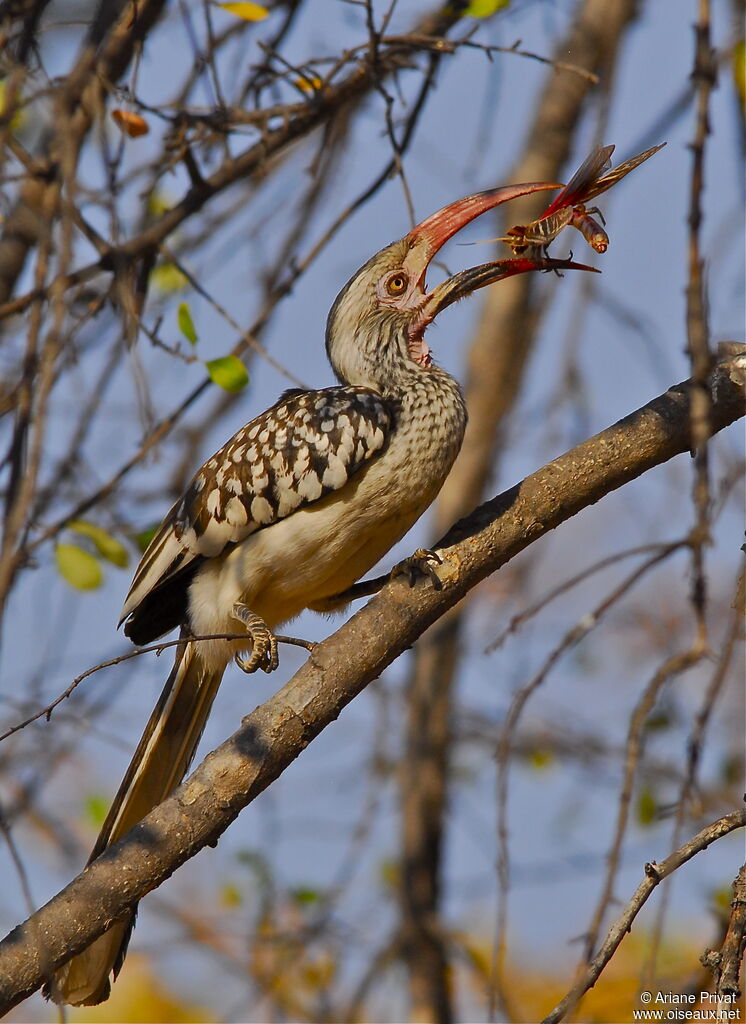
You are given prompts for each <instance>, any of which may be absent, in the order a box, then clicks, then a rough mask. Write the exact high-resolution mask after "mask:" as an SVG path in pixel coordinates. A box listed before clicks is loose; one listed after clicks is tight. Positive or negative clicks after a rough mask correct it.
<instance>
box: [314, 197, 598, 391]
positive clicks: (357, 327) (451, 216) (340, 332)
mask: <svg viewBox="0 0 746 1024" xmlns="http://www.w3.org/2000/svg"><path fill="white" fill-rule="evenodd" d="M554 188H561V186H560V185H556V184H547V183H533V184H528V185H511V186H508V187H507V188H494V189H489V190H487V191H486V192H478V193H477V194H476V195H472V196H467V197H466V198H465V199H458V200H457V201H456V202H454V203H450V204H449V205H448V206H445V207H443V209H442V210H438V212H437V213H433V214H432V215H431V216H429V217H428V218H427V219H426V220H423V221H422V223H421V224H418V225H417V226H416V227H414V228H412V230H411V231H410V232H409V234H407V235H405V236H404V238H400V239H399V240H398V241H396V242H392V244H391V245H387V246H386V248H385V249H381V251H380V252H377V253H376V255H375V256H373V257H371V259H369V260H368V262H367V263H366V264H365V266H363V267H361V268H360V270H358V272H357V273H356V274H354V275H353V277H351V278H350V280H349V281H348V282H347V284H346V285H345V286H344V288H343V289H342V291H341V292H340V293H339V295H338V296H337V298H336V300H335V302H334V305H333V306H332V308H331V311H330V313H329V319H328V321H327V327H326V350H327V353H328V355H329V360H330V362H331V364H332V367H333V368H334V372H335V373H336V375H337V377H338V378H339V379H340V380H341V381H343V382H344V383H351V384H361V385H367V386H370V387H374V388H377V389H381V388H382V387H384V388H385V385H386V383H387V382H388V381H394V380H395V379H396V378H397V377H399V376H400V375H401V372H402V370H404V371H405V372H407V371H411V370H413V369H414V370H415V371H416V369H417V368H420V369H426V368H427V367H429V366H430V365H431V356H430V350H429V348H428V346H427V343H426V342H425V329H426V328H427V326H428V324H430V323H432V321H433V320H434V319H435V317H436V316H437V314H438V313H440V311H441V310H443V309H445V308H446V306H450V305H451V304H452V303H453V302H456V301H457V300H458V299H462V298H465V297H466V296H467V295H470V294H471V293H472V292H473V291H475V290H476V289H477V288H483V287H484V286H485V285H488V284H492V283H493V282H495V281H499V280H501V279H502V278H504V277H511V276H513V275H514V274H522V273H525V272H527V271H531V270H551V269H563V268H569V269H583V270H590V269H592V268H590V267H584V266H582V265H581V264H575V263H571V262H570V261H569V260H551V259H540V258H520V259H505V260H493V261H492V262H490V263H483V264H481V265H480V266H478V267H471V268H469V269H468V270H462V271H460V273H457V274H454V276H453V277H449V278H448V279H447V280H445V281H443V282H442V283H441V284H439V285H436V287H435V288H433V290H432V291H430V292H428V291H427V285H426V283H425V277H426V274H427V269H428V266H429V265H430V263H431V262H432V260H433V257H434V256H435V255H436V253H437V252H438V251H439V250H440V249H441V248H442V246H443V245H445V243H446V242H447V241H448V239H449V238H452V237H453V236H454V235H455V234H456V232H457V231H460V230H461V228H462V227H464V225H466V224H468V223H469V222H470V221H472V220H474V218H475V217H478V216H479V215H480V214H482V213H485V212H486V211H487V210H491V209H493V208H494V207H496V206H499V205H500V204H501V203H504V202H507V201H508V200H509V199H517V198H518V197H519V196H525V195H528V194H529V193H531V192H539V191H541V190H542V189H554Z"/></svg>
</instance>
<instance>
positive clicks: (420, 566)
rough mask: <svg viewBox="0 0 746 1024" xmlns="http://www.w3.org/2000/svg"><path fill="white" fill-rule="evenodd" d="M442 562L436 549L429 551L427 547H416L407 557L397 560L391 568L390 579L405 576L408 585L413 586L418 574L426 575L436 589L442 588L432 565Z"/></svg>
mask: <svg viewBox="0 0 746 1024" xmlns="http://www.w3.org/2000/svg"><path fill="white" fill-rule="evenodd" d="M442 564H443V559H442V558H441V557H440V555H439V554H438V553H437V551H431V550H430V549H429V548H417V550H416V551H415V553H414V554H413V555H410V556H409V558H404V559H402V561H401V562H397V564H396V565H395V566H394V568H393V569H392V570H391V579H392V580H393V579H396V577H397V576H406V578H407V582H408V583H409V585H410V587H413V586H414V584H415V581H416V579H417V577H418V576H427V577H429V579H430V580H431V582H432V584H433V586H434V587H435V589H436V590H442V589H443V584H442V582H441V580H440V577H439V576H438V574H437V572H436V571H435V568H434V566H436V565H442Z"/></svg>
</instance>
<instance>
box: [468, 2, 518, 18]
mask: <svg viewBox="0 0 746 1024" xmlns="http://www.w3.org/2000/svg"><path fill="white" fill-rule="evenodd" d="M503 7H510V0H471V3H470V4H469V6H468V7H467V8H466V10H465V11H464V14H463V17H465V18H489V17H490V15H491V14H495V13H496V12H497V11H501V10H502V9H503Z"/></svg>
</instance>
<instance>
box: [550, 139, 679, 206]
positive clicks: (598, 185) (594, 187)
mask: <svg viewBox="0 0 746 1024" xmlns="http://www.w3.org/2000/svg"><path fill="white" fill-rule="evenodd" d="M664 146H665V142H661V144H660V145H659V146H652V147H651V148H650V149H646V150H645V151H644V152H643V153H638V154H637V156H633V157H632V158H631V159H629V160H625V161H624V163H622V164H619V166H618V167H614V168H613V169H612V170H610V171H609V172H608V174H604V175H602V176H601V177H600V178H599V179H598V180H597V181H596V182H592V183H591V184H590V185H589V187H588V190H587V192H586V193H585V198H586V199H595V197H596V196H600V195H601V193H602V192H606V190H607V189H610V188H611V186H612V185H616V183H617V182H618V181H621V179H622V178H623V177H624V176H625V175H627V174H629V172H630V171H634V169H635V167H639V166H640V164H642V163H645V161H646V160H648V159H649V158H650V157H651V156H652V155H653V153H657V152H658V150H659V149H663V147H664ZM569 187H570V186H569V185H567V186H566V188H569ZM560 195H561V193H560ZM557 198H559V196H558V197H557ZM555 202H556V200H555Z"/></svg>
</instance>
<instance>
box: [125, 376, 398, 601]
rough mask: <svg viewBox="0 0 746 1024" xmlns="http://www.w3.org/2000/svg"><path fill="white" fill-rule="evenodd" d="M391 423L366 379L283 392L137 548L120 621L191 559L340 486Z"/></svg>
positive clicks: (381, 441) (210, 554) (376, 448)
mask: <svg viewBox="0 0 746 1024" xmlns="http://www.w3.org/2000/svg"><path fill="white" fill-rule="evenodd" d="M391 425H392V413H391V410H390V408H389V406H388V405H387V403H386V402H385V401H384V400H383V399H382V398H381V396H380V395H378V394H377V393H376V392H375V391H372V390H370V389H369V388H363V387H333V388H325V389H324V390H321V391H288V392H286V393H285V394H284V395H283V396H282V397H281V398H280V400H279V402H278V403H277V404H276V405H274V406H272V408H271V409H268V410H267V411H266V412H264V413H262V415H261V416H257V418H256V419H254V420H252V421H251V422H250V423H247V424H246V426H245V427H242V428H241V430H239V431H238V433H237V434H234V435H233V437H232V438H231V439H230V441H228V442H227V443H226V444H225V445H224V446H223V447H222V448H221V449H220V451H219V452H217V453H216V454H215V455H213V457H212V458H211V459H208V460H207V462H206V463H205V464H204V466H202V468H201V469H200V470H199V472H198V473H197V474H196V475H195V477H194V479H193V480H192V482H191V484H190V485H189V487H188V489H187V491H186V493H185V494H184V496H183V497H182V498H181V499H180V500H179V501H177V503H176V504H175V505H174V506H173V508H172V509H171V511H170V512H169V513H168V515H167V516H166V518H165V520H164V521H163V523H162V525H161V527H160V529H159V530H158V532H157V534H156V535H155V537H153V540H152V541H151V542H150V544H149V546H148V548H147V550H146V552H145V554H144V555H143V558H142V561H141V562H140V565H139V567H138V569H137V572H136V573H135V577H134V579H133V581H132V586H131V587H130V591H129V594H128V595H127V600H126V601H125V603H124V607H123V609H122V619H121V621H124V620H125V619H127V618H128V617H129V616H131V615H132V614H133V612H135V610H136V609H137V608H138V606H139V605H140V603H141V602H142V601H144V600H145V598H147V597H148V596H149V595H152V596H155V594H154V592H155V591H157V590H160V588H162V587H164V585H165V584H166V583H168V582H169V581H172V580H173V578H174V577H175V576H177V575H182V576H186V572H188V567H189V566H190V564H191V563H193V562H195V561H196V560H203V559H205V558H214V557H216V556H217V555H220V554H221V553H222V552H223V551H225V549H226V548H228V547H229V546H233V545H235V544H240V543H241V541H242V540H244V539H245V538H246V537H248V536H249V535H250V534H251V533H253V532H254V531H255V530H259V529H261V528H262V527H266V526H270V525H271V524H272V523H274V522H277V521H278V520H279V519H284V518H285V517H286V516H289V515H290V514H291V513H293V512H295V511H296V509H299V508H303V507H304V506H306V505H309V504H311V503H312V502H314V501H318V500H319V498H322V497H323V496H324V495H325V494H329V493H330V492H331V491H338V490H340V488H342V487H344V486H345V484H346V483H347V482H348V481H349V479H350V478H351V477H352V476H353V475H354V474H355V473H357V472H358V470H360V469H361V468H362V466H364V465H365V464H366V462H368V461H369V460H370V459H371V458H373V457H374V456H375V455H376V454H377V453H378V452H380V451H382V449H383V448H384V447H385V446H386V443H387V441H388V437H389V432H390V429H391ZM185 571H186V572H185Z"/></svg>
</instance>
